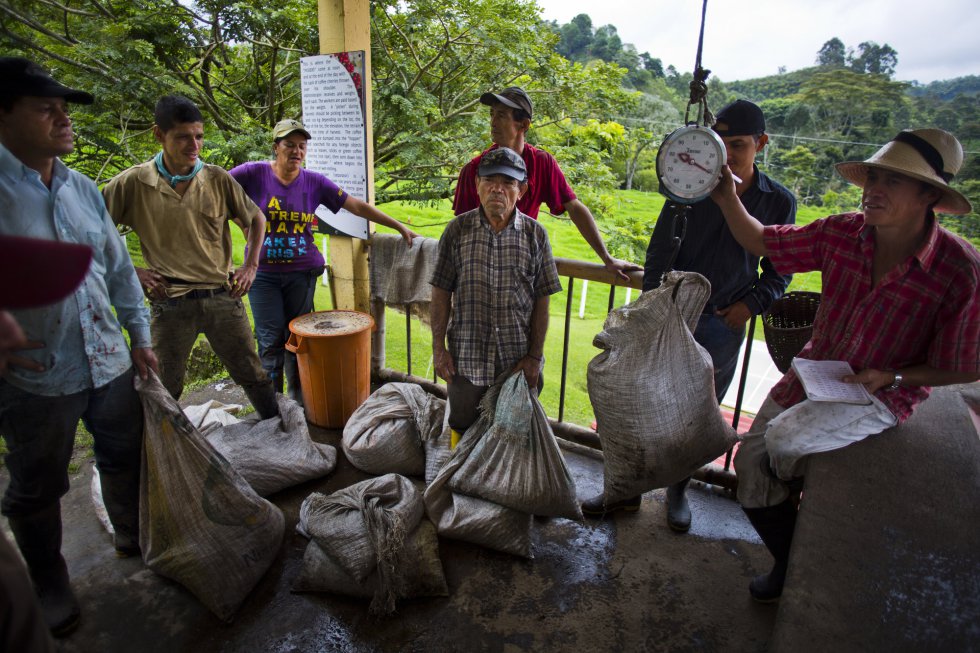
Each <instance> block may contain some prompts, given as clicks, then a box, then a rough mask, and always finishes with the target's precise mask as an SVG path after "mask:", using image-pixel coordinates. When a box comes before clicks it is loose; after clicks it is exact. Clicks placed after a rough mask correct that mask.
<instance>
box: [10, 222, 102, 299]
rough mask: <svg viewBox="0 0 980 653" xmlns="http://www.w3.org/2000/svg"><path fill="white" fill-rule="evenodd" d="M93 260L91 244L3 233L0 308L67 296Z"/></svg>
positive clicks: (82, 277)
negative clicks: (2, 280) (2, 281)
mask: <svg viewBox="0 0 980 653" xmlns="http://www.w3.org/2000/svg"><path fill="white" fill-rule="evenodd" d="M91 261H92V248H91V247H89V246H88V245H80V244H76V243H63V242H59V241H55V240H40V239H36V238H23V237H21V236H4V235H0V276H2V277H3V279H4V283H3V284H0V310H17V309H24V308H35V307H37V306H45V305H47V304H53V303H54V302H56V301H58V300H60V299H63V298H65V297H67V296H68V295H70V294H71V293H72V292H74V290H75V288H78V285H79V284H80V283H81V282H82V279H84V278H85V273H86V272H88V266H89V263H90V262H91Z"/></svg>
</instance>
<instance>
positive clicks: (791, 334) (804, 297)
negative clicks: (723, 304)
mask: <svg viewBox="0 0 980 653" xmlns="http://www.w3.org/2000/svg"><path fill="white" fill-rule="evenodd" d="M818 306H820V293H816V292H802V291H796V292H790V293H786V294H785V295H783V296H782V297H780V298H779V299H777V300H776V301H774V302H773V303H772V306H770V307H769V310H768V311H766V312H765V313H763V314H762V327H763V330H764V331H765V334H766V346H767V347H769V355H770V356H772V360H773V362H774V363H775V364H776V368H777V369H778V370H779V371H780V372H783V373H784V374H785V373H786V371H787V370H788V369H789V367H790V364H791V363H792V362H793V357H794V356H796V355H797V354H799V353H800V350H801V349H803V346H804V345H805V344H806V343H807V342H808V341H809V340H810V334H811V333H812V332H813V319H814V318H815V317H816V315H817V307H818Z"/></svg>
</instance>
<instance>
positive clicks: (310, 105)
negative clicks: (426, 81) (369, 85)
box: [300, 50, 368, 238]
mask: <svg viewBox="0 0 980 653" xmlns="http://www.w3.org/2000/svg"><path fill="white" fill-rule="evenodd" d="M300 75H301V81H302V88H303V124H304V125H305V126H306V129H307V131H309V132H310V136H311V138H310V142H309V145H308V148H307V154H306V165H307V168H309V169H310V170H315V171H316V172H319V173H321V174H323V175H326V176H327V177H329V178H330V180H331V181H333V182H334V183H335V184H337V185H338V186H340V187H341V188H343V189H344V190H345V191H347V192H348V193H349V194H350V195H353V196H354V197H357V198H359V199H362V200H364V201H367V178H368V175H367V173H368V170H367V130H366V129H365V115H366V112H365V108H364V51H363V50H360V51H356V52H338V53H337V54H324V55H320V56H316V57H303V58H301V59H300ZM316 215H317V218H318V220H317V223H316V225H315V226H314V229H315V230H316V231H319V232H320V233H327V234H343V235H347V236H354V237H355V238H367V237H368V226H367V220H364V219H363V218H359V217H357V216H356V215H353V214H352V213H350V212H348V211H345V210H343V209H341V210H340V212H339V213H337V214H336V215H334V214H333V213H331V212H330V210H329V209H327V208H326V207H324V206H320V207H318V208H317V210H316Z"/></svg>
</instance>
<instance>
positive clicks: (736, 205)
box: [712, 129, 980, 602]
mask: <svg viewBox="0 0 980 653" xmlns="http://www.w3.org/2000/svg"><path fill="white" fill-rule="evenodd" d="M962 163H963V148H962V147H961V146H960V143H959V141H957V140H956V138H955V137H953V135H952V134H949V133H947V132H945V131H942V130H939V129H916V130H908V131H903V132H901V133H900V134H898V135H897V136H896V137H895V138H894V139H892V140H891V141H890V142H888V143H887V144H886V145H885V146H884V147H882V148H881V149H880V150H878V151H877V152H876V153H875V154H874V155H873V156H872V157H871V158H870V159H868V160H866V161H848V162H845V163H840V164H838V165H837V170H838V172H839V173H840V174H841V176H843V177H844V178H845V179H847V180H848V181H849V182H851V183H853V184H855V185H857V186H860V187H861V188H862V189H863V193H862V196H861V208H862V211H861V212H858V213H845V214H843V215H832V216H830V217H827V218H824V219H822V220H817V221H815V222H812V223H810V224H808V225H805V226H800V227H797V226H789V225H775V226H771V227H764V226H763V225H762V224H761V223H760V222H759V221H758V220H756V219H755V218H753V217H752V216H751V215H749V214H748V212H747V211H746V210H745V208H744V207H743V206H742V204H741V203H740V202H739V200H738V197H737V196H736V195H735V185H734V182H733V181H732V177H731V172H730V171H729V170H728V169H727V168H725V170H724V171H723V178H722V181H721V183H720V184H719V186H718V188H717V189H715V191H714V193H712V198H713V199H714V200H715V202H717V203H718V205H719V206H720V207H721V209H722V212H723V213H724V215H725V220H726V221H727V223H728V226H729V228H730V229H731V230H732V233H733V235H734V236H735V238H736V239H737V240H738V242H739V243H741V245H742V246H743V247H745V249H747V250H748V251H750V252H752V253H753V254H756V255H757V256H767V257H769V260H770V261H772V263H773V265H774V266H775V268H776V270H777V271H778V272H779V273H780V274H792V273H796V272H808V271H811V270H819V271H820V272H821V273H822V275H823V292H822V295H821V303H820V309H819V311H818V312H817V316H816V319H815V320H814V324H813V336H812V337H811V339H810V342H809V343H807V345H806V346H805V347H804V348H803V351H802V352H801V353H800V354H799V356H800V357H801V358H808V359H813V360H844V361H847V362H848V363H850V365H851V367H852V368H853V369H854V370H856V371H857V372H856V373H855V374H853V375H851V376H848V377H844V379H843V380H844V381H847V382H849V383H861V384H863V385H864V386H865V388H867V390H868V391H869V392H870V393H871V394H872V401H871V403H870V404H868V405H854V404H845V403H838V402H815V401H810V400H808V399H807V398H806V395H805V393H804V391H803V387H802V385H801V384H800V382H799V380H798V379H797V378H796V375H795V373H794V372H793V370H790V371H789V372H787V373H786V375H785V376H783V378H782V379H781V380H780V381H779V383H777V384H776V385H775V386H774V387H773V389H772V391H771V392H770V393H769V396H768V397H767V399H766V401H765V403H764V404H763V406H762V407H761V409H760V410H759V414H758V416H757V417H756V419H755V422H754V423H753V425H752V428H751V429H750V431H749V433H748V434H747V435H746V437H745V439H744V440H743V441H742V444H741V446H740V448H739V452H738V455H736V457H735V471H736V473H737V474H738V479H739V482H738V498H739V501H740V502H741V504H742V507H743V509H744V510H745V513H746V514H747V515H748V517H749V520H750V521H751V522H752V525H753V526H754V527H755V529H756V530H757V531H758V532H759V535H760V536H761V537H762V541H763V542H764V543H765V544H766V547H767V548H768V549H769V551H770V552H771V553H772V555H773V558H774V559H775V564H774V566H773V569H772V571H770V572H769V573H768V574H764V575H762V576H759V577H757V578H755V579H754V580H753V581H752V583H751V585H750V586H749V591H750V592H751V593H752V596H753V597H754V598H755V599H757V600H760V601H764V602H768V601H775V600H777V599H778V598H779V596H780V595H781V593H782V588H783V580H784V577H785V573H786V565H787V561H788V557H789V547H790V542H791V541H792V537H793V529H794V526H795V523H796V501H795V499H796V497H795V496H793V495H794V494H798V492H799V487H800V483H799V479H800V477H801V476H802V474H803V472H804V469H805V462H806V457H807V455H808V454H811V453H817V452H821V451H829V450H832V449H839V448H841V447H845V446H847V445H848V444H851V443H852V442H857V441H859V440H862V439H864V438H866V437H867V436H869V435H872V434H874V433H879V432H881V431H883V430H885V429H887V428H889V427H891V426H894V425H896V424H900V423H901V422H903V421H905V420H906V419H907V418H908V417H909V416H910V415H911V414H912V411H913V409H914V408H915V406H916V405H917V404H919V403H920V402H922V401H923V400H924V399H925V398H926V397H928V396H929V391H930V388H931V387H932V386H938V385H948V384H953V383H969V382H972V381H976V380H977V379H980V352H978V341H980V302H978V300H977V289H978V285H980V256H978V254H977V251H976V249H974V248H973V247H972V246H971V245H970V244H969V243H967V242H966V241H964V240H962V239H961V238H959V237H957V236H955V235H953V234H951V233H950V232H948V231H946V230H945V229H943V228H942V227H940V226H939V224H938V221H937V220H936V215H935V212H937V211H939V212H945V213H952V214H964V213H969V212H970V211H971V206H970V202H969V201H967V199H966V198H965V197H964V196H963V195H962V194H960V193H959V192H958V191H957V190H955V189H954V188H952V187H951V186H950V185H949V182H950V181H951V180H952V178H953V175H955V174H956V172H957V171H958V170H959V169H960V166H961V165H962Z"/></svg>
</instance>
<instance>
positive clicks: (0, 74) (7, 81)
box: [0, 57, 95, 104]
mask: <svg viewBox="0 0 980 653" xmlns="http://www.w3.org/2000/svg"><path fill="white" fill-rule="evenodd" d="M25 95H32V96H35V97H63V98H65V100H67V101H68V102H74V103H75V104H92V103H93V102H94V101H95V98H94V97H92V94H91V93H86V92H85V91H79V90H77V89H74V88H68V87H67V86H65V85H64V84H61V83H59V82H57V81H55V80H54V78H53V77H51V75H49V74H48V71H46V70H45V69H44V68H42V67H41V66H39V65H37V64H36V63H34V62H33V61H31V60H30V59H25V58H23V57H0V96H3V97H23V96H25Z"/></svg>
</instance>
